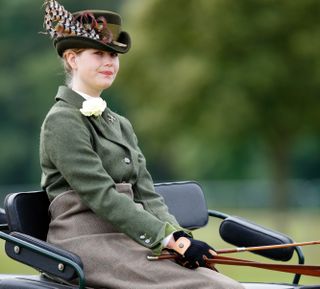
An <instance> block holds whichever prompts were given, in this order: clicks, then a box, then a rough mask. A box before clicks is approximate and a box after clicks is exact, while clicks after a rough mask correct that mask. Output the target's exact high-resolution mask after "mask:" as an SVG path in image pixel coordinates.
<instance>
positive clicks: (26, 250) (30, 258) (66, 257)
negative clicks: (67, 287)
mask: <svg viewBox="0 0 320 289" xmlns="http://www.w3.org/2000/svg"><path fill="white" fill-rule="evenodd" d="M1 235H3V234H1ZM8 236H10V237H11V238H3V239H5V240H6V243H5V251H6V253H7V255H8V256H9V257H11V258H12V259H14V260H16V261H19V262H21V263H23V264H26V265H29V266H31V267H33V268H35V269H37V270H39V271H41V272H45V273H48V274H50V275H53V276H55V277H58V278H61V279H63V280H67V281H70V280H73V279H75V278H76V277H79V278H80V279H81V278H83V279H84V277H83V276H79V273H80V275H84V274H83V270H82V269H83V265H82V262H81V259H80V257H79V256H77V255H76V254H74V253H71V252H69V251H67V250H64V249H61V248H58V247H56V246H54V245H52V244H49V243H47V242H45V241H42V240H40V239H37V238H34V237H31V236H29V235H26V234H22V233H19V232H12V233H10V235H8ZM2 237H3V236H2ZM12 237H13V238H12ZM44 252H46V253H44ZM79 270H81V272H79ZM83 282H84V281H83Z"/></svg>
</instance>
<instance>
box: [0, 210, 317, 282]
mask: <svg viewBox="0 0 320 289" xmlns="http://www.w3.org/2000/svg"><path fill="white" fill-rule="evenodd" d="M221 211H224V210H221ZM226 213H228V214H232V215H238V216H242V217H244V218H247V219H249V220H251V221H253V222H255V223H258V224H260V225H263V226H266V227H269V228H272V229H274V230H281V231H282V232H284V233H285V234H287V235H289V236H290V237H292V238H293V239H294V240H295V241H296V242H303V241H313V240H319V239H320V230H319V223H320V214H319V213H318V212H316V211H297V212H287V213H274V212H273V213H270V211H266V210H230V209H229V211H227V212H226ZM219 225H220V221H219V220H217V219H212V220H210V222H209V224H208V225H207V226H206V227H205V228H202V229H200V230H197V231H195V232H194V235H195V237H196V238H199V239H202V240H205V241H207V242H208V243H209V244H210V245H212V246H213V247H214V248H216V249H222V248H231V247H232V246H231V245H229V244H227V243H225V242H223V241H222V240H221V239H220V237H219V233H218V230H219ZM279 226H280V228H279ZM1 246H2V247H1V248H0V249H1V250H0V258H1V262H0V274H36V271H35V270H33V269H31V268H29V267H27V266H25V265H22V264H19V263H17V262H15V261H13V260H11V259H10V258H8V257H7V256H6V255H5V253H4V248H3V242H1ZM303 252H304V255H305V258H306V264H310V265H311V264H313V265H320V254H319V253H320V245H316V246H308V247H303ZM233 256H234V257H239V258H245V259H250V260H257V261H261V262H270V263H272V262H274V261H271V260H268V259H266V258H263V257H259V256H257V255H255V254H251V253H238V254H233ZM159 262H160V261H159ZM296 263H297V258H295V257H294V258H293V260H292V261H290V262H289V263H288V264H296ZM286 264H287V263H286ZM217 269H218V270H219V271H220V272H221V273H223V274H226V275H228V276H230V277H232V278H234V279H236V280H239V281H261V282H284V283H290V282H292V280H293V275H292V274H288V273H280V272H274V271H269V270H263V269H256V268H250V267H235V266H226V265H218V266H217ZM300 283H301V284H308V285H310V284H320V278H319V277H308V276H302V278H301V281H300Z"/></svg>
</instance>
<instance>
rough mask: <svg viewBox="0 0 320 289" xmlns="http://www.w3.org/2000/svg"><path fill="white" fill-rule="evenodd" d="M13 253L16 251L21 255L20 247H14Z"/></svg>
mask: <svg viewBox="0 0 320 289" xmlns="http://www.w3.org/2000/svg"><path fill="white" fill-rule="evenodd" d="M13 251H14V252H15V253H16V254H19V253H20V247H19V246H14V247H13Z"/></svg>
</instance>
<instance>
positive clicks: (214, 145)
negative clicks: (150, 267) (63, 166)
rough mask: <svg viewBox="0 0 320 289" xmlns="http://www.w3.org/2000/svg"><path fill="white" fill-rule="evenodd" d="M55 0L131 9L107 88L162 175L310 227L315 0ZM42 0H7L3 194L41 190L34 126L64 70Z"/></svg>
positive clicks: (0, 158)
mask: <svg viewBox="0 0 320 289" xmlns="http://www.w3.org/2000/svg"><path fill="white" fill-rule="evenodd" d="M60 2H61V3H62V4H63V5H64V6H65V7H66V8H67V9H68V10H70V11H76V10H82V9H86V8H88V7H90V8H97V9H111V10H115V11H118V12H120V13H121V15H122V16H123V18H124V29H125V30H127V31H129V32H130V34H131V36H132V39H133V46H132V49H131V51H130V53H129V54H128V55H123V56H121V70H120V73H119V76H118V79H117V81H116V82H115V85H114V86H113V87H112V88H111V89H110V90H108V91H107V92H106V93H105V94H104V97H105V98H106V100H107V102H108V105H109V106H110V107H112V108H113V109H114V110H115V111H117V112H120V113H122V114H124V115H126V116H128V117H129V119H130V120H131V121H132V123H133V125H134V127H135V129H136V132H137V135H138V136H139V140H140V144H141V147H142V148H143V151H144V152H145V155H146V157H147V159H148V163H149V168H150V170H151V172H152V174H153V176H154V178H155V180H176V179H196V180H200V181H201V183H202V184H203V186H204V188H205V191H206V192H207V195H206V196H207V199H208V201H209V206H210V207H213V206H214V207H215V208H217V207H218V209H219V206H220V208H221V207H223V206H226V207H228V206H231V207H232V206H233V207H235V206H238V207H243V208H251V207H259V206H260V207H261V206H264V207H265V208H266V209H267V211H264V213H260V212H259V211H257V210H254V211H251V210H247V209H246V210H245V211H241V214H242V215H245V214H248V216H249V218H251V219H252V218H253V219H255V218H256V221H257V222H261V221H263V220H264V221H266V222H267V224H266V225H270V226H271V227H274V226H277V225H279V224H280V223H283V226H282V229H283V231H284V232H285V233H287V234H289V235H291V234H293V236H295V238H296V239H297V240H298V241H303V240H304V239H305V238H306V239H308V238H309V235H308V234H307V231H306V226H304V224H305V223H308V224H309V223H310V224H311V220H312V221H313V222H315V224H314V226H315V227H316V226H317V224H318V220H317V217H319V213H318V209H319V205H320V194H319V192H320V189H319V188H320V178H319V171H320V137H319V135H320V134H319V131H320V119H319V117H320V114H319V112H318V111H319V104H320V103H319V102H320V99H319V95H318V92H319V88H320V83H319V82H320V54H319V51H320V38H319V33H320V22H319V21H318V15H319V14H320V2H319V1H318V0H303V1H302V0H259V1H257V0H242V1H237V0H188V1H185V0H122V1H120V0H105V1H102V0H90V1H79V0H68V1H67V0H65V1H64V0H61V1H60ZM89 2H90V3H89ZM42 3H43V2H42V1H40V0H33V1H28V0H1V10H0V21H1V25H0V33H1V40H0V41H1V45H0V52H1V53H0V63H1V69H0V87H1V90H0V107H1V114H0V134H1V142H0V186H1V187H2V192H4V193H3V195H2V197H4V194H5V192H9V191H10V190H17V189H18V188H19V189H24V190H27V189H29V188H35V187H36V188H38V186H39V182H40V168H39V158H38V143H39V130H40V126H41V123H42V120H43V118H44V116H45V114H46V112H47V111H48V109H49V107H50V106H51V105H52V104H53V102H54V95H55V93H56V89H57V86H58V85H60V84H62V83H63V81H64V77H63V74H62V68H61V65H60V63H59V59H58V57H57V55H56V53H55V51H54V49H53V48H52V43H51V41H50V40H49V39H48V36H46V35H43V34H41V33H39V32H40V31H43V28H42V21H43V8H42ZM292 206H293V207H294V209H296V208H297V207H299V208H308V209H309V211H302V212H300V215H299V216H298V217H297V218H299V222H298V223H297V222H293V219H294V216H297V212H296V211H294V212H290V213H288V214H283V213H284V212H285V210H284V209H289V208H290V207H292ZM272 207H273V208H275V211H276V212H277V213H276V214H275V213H272V214H270V210H271V208H272ZM311 207H313V208H315V210H314V211H310V208H311ZM230 213H232V212H230ZM272 219H273V222H272ZM210 228H211V227H210ZM308 232H309V231H308ZM313 232H314V231H313ZM210 234H211V232H210V233H205V235H201V233H200V235H201V236H205V237H206V238H208V236H210ZM304 237H305V238H304ZM311 237H312V238H313V237H316V236H311V235H310V238H311ZM306 239H305V240H306ZM213 244H216V243H215V242H214V243H213ZM310 255H311V256H312V260H311V261H313V262H318V263H319V259H316V258H317V256H318V254H316V253H315V251H314V252H311V251H310ZM241 272H242V271H236V272H230V274H231V275H232V274H235V275H234V276H240V275H239V274H242V273H241ZM237 274H238V275H237ZM269 280H270V279H269ZM307 282H308V281H307ZM309 282H310V283H312V282H313V281H312V280H311V281H309Z"/></svg>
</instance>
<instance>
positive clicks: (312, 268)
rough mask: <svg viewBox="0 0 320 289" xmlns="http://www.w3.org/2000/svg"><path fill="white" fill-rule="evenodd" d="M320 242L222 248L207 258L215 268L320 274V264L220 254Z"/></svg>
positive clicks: (157, 257)
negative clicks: (274, 261) (232, 266)
mask: <svg viewBox="0 0 320 289" xmlns="http://www.w3.org/2000/svg"><path fill="white" fill-rule="evenodd" d="M317 244H320V241H311V242H302V243H290V244H283V245H267V246H255V247H239V248H235V249H222V250H218V251H216V254H217V255H215V256H213V258H210V259H206V263H207V266H208V267H209V268H212V269H214V267H213V265H214V264H223V265H234V266H248V267H255V268H261V269H266V270H273V271H279V272H287V273H295V274H301V275H308V276H320V266H316V265H286V264H271V263H261V262H255V261H250V260H245V259H239V258H231V257H224V256H219V255H220V254H230V253H238V252H253V251H258V250H270V249H282V248H289V247H296V246H308V245H317ZM176 258H178V255H177V254H171V253H170V254H168V253H167V254H162V255H159V256H147V259H148V260H150V261H154V260H164V259H176Z"/></svg>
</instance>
